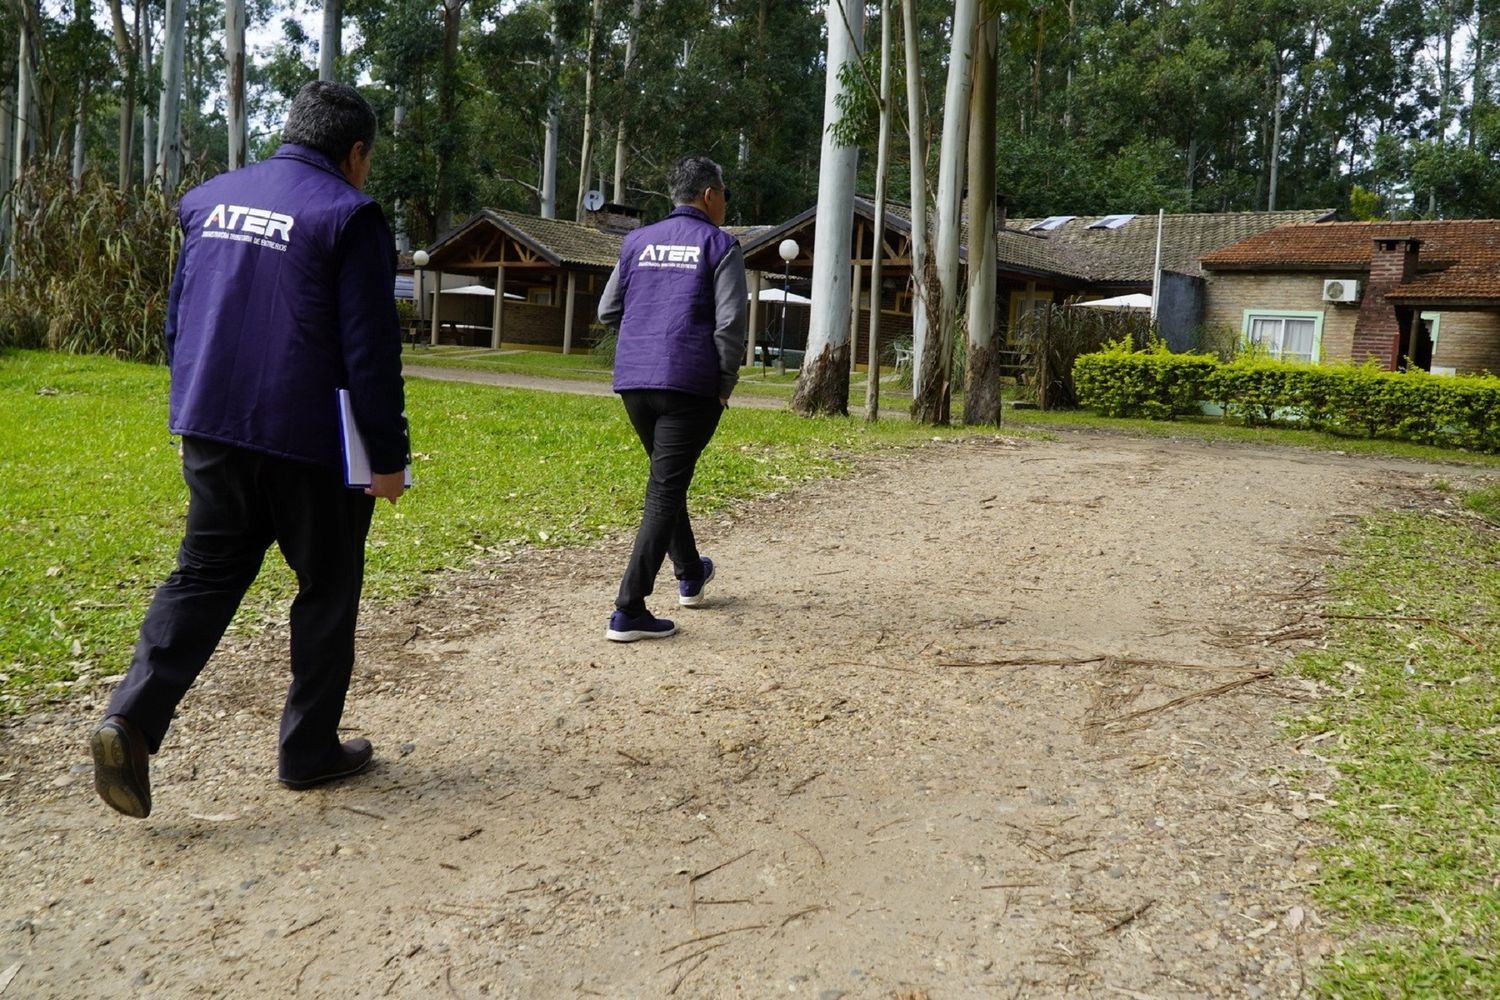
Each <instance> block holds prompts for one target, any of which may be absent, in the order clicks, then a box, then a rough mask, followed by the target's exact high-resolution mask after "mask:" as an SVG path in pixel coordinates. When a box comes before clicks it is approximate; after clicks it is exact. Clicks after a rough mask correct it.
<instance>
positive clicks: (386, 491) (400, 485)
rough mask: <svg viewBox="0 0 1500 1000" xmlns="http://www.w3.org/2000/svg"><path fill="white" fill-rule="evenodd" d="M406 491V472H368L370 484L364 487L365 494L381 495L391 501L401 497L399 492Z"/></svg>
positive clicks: (393, 501)
mask: <svg viewBox="0 0 1500 1000" xmlns="http://www.w3.org/2000/svg"><path fill="white" fill-rule="evenodd" d="M405 492H406V473H405V472H404V471H402V472H374V473H371V474H370V485H369V486H366V487H365V495H366V496H372V497H383V498H385V499H386V500H389V501H390V502H391V503H395V502H396V501H397V500H399V499H401V494H403V493H405Z"/></svg>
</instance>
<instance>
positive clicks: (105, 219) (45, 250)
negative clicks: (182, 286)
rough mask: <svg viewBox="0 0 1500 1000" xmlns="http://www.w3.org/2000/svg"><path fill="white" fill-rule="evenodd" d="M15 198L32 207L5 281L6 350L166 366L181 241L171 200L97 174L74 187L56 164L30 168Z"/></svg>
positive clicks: (1, 321)
mask: <svg viewBox="0 0 1500 1000" xmlns="http://www.w3.org/2000/svg"><path fill="white" fill-rule="evenodd" d="M11 197H13V198H15V199H17V200H18V201H19V203H20V204H22V205H25V206H32V207H30V208H29V209H28V210H27V211H24V212H21V213H20V214H19V216H18V218H17V220H16V231H15V240H14V243H13V245H12V250H11V252H12V256H13V259H14V261H15V275H14V278H13V279H12V280H11V281H8V282H5V283H3V284H0V345H9V346H20V347H47V348H49V349H52V350H56V351H66V352H69V353H75V354H79V353H90V354H111V355H114V356H116V357H120V358H133V359H138V360H152V361H158V360H161V359H162V357H163V349H164V344H163V341H162V330H163V328H164V327H165V324H166V311H167V292H168V289H169V288H170V286H171V282H172V265H173V261H174V259H175V257H176V253H177V248H178V246H179V244H180V242H181V230H180V228H179V227H178V225H177V213H176V211H175V208H174V205H173V203H172V201H171V200H170V199H168V198H167V197H165V196H164V195H163V194H162V193H161V192H160V191H157V190H154V189H148V190H147V191H145V192H144V193H143V192H139V191H127V192H122V191H120V190H119V188H117V187H115V186H114V185H113V184H112V183H110V182H109V181H108V180H106V179H105V178H104V177H103V175H102V174H100V173H99V172H97V171H90V172H88V173H86V174H85V175H84V178H83V181H82V182H81V184H80V185H79V186H78V189H77V190H74V187H73V184H72V180H71V178H70V177H69V175H68V170H67V168H66V166H65V165H64V164H62V163H60V162H57V161H49V162H43V163H40V164H38V165H36V166H34V167H33V168H31V169H30V170H29V171H27V173H26V174H25V175H24V176H23V177H22V179H21V183H20V184H19V185H18V186H17V188H16V189H15V190H14V191H13V192H12V194H11Z"/></svg>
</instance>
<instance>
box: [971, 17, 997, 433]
mask: <svg viewBox="0 0 1500 1000" xmlns="http://www.w3.org/2000/svg"><path fill="white" fill-rule="evenodd" d="M999 52H1000V20H999V18H998V17H991V18H990V19H989V20H988V21H986V22H985V23H984V24H982V25H980V28H979V44H978V45H977V46H975V56H974V87H973V93H972V95H971V96H970V98H969V310H968V328H969V340H968V366H967V372H966V374H967V384H966V387H965V390H964V423H966V424H973V425H977V424H998V423H1000V365H999V357H998V353H997V351H996V347H995V282H996V275H995V224H996V220H995V97H996V83H995V63H996V60H997V59H998V57H999Z"/></svg>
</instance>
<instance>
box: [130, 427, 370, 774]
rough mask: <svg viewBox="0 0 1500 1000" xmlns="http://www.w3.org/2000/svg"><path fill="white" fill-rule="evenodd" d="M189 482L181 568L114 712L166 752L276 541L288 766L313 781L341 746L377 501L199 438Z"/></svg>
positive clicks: (308, 471)
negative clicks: (287, 619)
mask: <svg viewBox="0 0 1500 1000" xmlns="http://www.w3.org/2000/svg"><path fill="white" fill-rule="evenodd" d="M182 476H183V479H184V480H186V481H187V487H188V513H187V530H186V533H185V534H184V536H183V539H182V547H181V548H180V549H179V550H178V553H177V569H176V571H175V572H173V573H172V574H171V575H170V576H168V577H167V579H166V582H164V583H163V584H162V585H161V586H160V587H158V588H157V591H156V595H155V596H154V597H153V598H152V600H151V607H150V608H149V609H148V610H147V612H146V620H145V622H144V623H143V624H142V625H141V636H140V640H139V642H137V644H136V647H135V655H134V657H133V659H132V660H131V663H130V670H129V672H127V673H126V675H125V679H124V680H123V681H121V683H120V686H119V687H118V688H116V689H115V692H114V696H113V697H112V698H111V699H110V703H109V712H108V714H110V715H123V716H125V717H126V718H127V719H129V720H130V721H131V722H133V723H135V725H136V726H137V727H138V728H139V729H140V730H141V732H142V734H143V735H144V736H145V737H146V740H147V741H148V744H149V746H150V748H151V752H152V753H155V752H156V751H157V750H158V749H160V747H161V742H162V739H163V738H164V737H165V736H166V734H167V727H168V726H169V725H170V724H171V721H172V713H173V711H174V710H175V709H176V707H177V703H178V702H179V701H181V700H182V697H183V695H184V694H186V693H187V690H188V688H189V687H190V686H191V685H192V683H193V681H194V680H196V679H197V677H198V674H199V673H200V672H201V671H202V670H203V666H204V664H205V663H207V662H208V658H209V657H210V656H211V655H212V654H213V651H214V649H215V648H216V647H217V646H218V644H219V639H220V638H221V637H222V636H223V635H224V630H225V629H226V628H228V627H229V622H230V620H231V619H232V618H233V617H234V613H235V610H236V609H237V608H238V607H239V605H240V601H241V599H243V598H244V596H245V591H246V589H248V588H249V586H250V584H251V583H252V582H254V580H255V577H256V575H257V574H258V573H259V572H260V567H261V562H262V561H263V560H264V558H265V554H266V550H267V549H268V548H269V547H270V545H271V543H272V542H275V543H277V545H278V546H279V547H280V548H281V554H282V556H283V557H285V559H286V561H287V565H288V566H290V567H291V568H292V570H293V572H295V573H296V574H297V597H296V599H295V600H293V602H292V611H291V632H292V641H291V661H292V683H291V687H290V689H289V690H288V692H287V698H286V706H285V708H284V710H283V712H282V716H281V743H280V758H281V768H282V773H284V774H288V773H289V774H298V773H306V772H307V771H308V770H309V769H311V768H315V767H317V766H318V765H320V764H321V763H322V762H324V761H326V760H327V759H328V757H329V756H330V755H331V754H332V753H334V752H335V751H336V749H337V747H338V724H339V719H340V717H342V715H343V713H344V696H345V694H346V693H347V692H348V690H349V678H350V676H351V674H352V673H353V669H354V623H355V618H356V616H357V614H358V611H359V593H360V589H361V587H362V586H363V584H364V566H365V536H366V534H367V533H368V532H369V529H370V517H371V514H372V512H373V511H374V507H375V498H374V497H369V496H366V495H365V494H364V493H363V492H361V491H359V490H353V489H349V488H347V487H345V486H344V484H343V482H342V480H341V479H340V478H339V474H338V473H337V472H336V471H334V470H331V469H325V468H322V467H319V466H315V465H310V464H307V463H305V462H294V461H291V460H289V459H283V458H276V457H274V456H271V455H263V454H260V453H258V452H253V451H247V450H245V449H243V448H235V447H232V446H229V445H223V444H218V443H217V442H213V441H206V440H202V439H198V438H185V439H184V440H183V458H182Z"/></svg>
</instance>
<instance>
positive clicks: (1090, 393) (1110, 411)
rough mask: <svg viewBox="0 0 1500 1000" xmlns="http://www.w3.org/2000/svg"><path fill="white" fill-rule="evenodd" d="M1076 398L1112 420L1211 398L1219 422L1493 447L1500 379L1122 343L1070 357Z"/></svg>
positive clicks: (1182, 409)
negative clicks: (1225, 357)
mask: <svg viewBox="0 0 1500 1000" xmlns="http://www.w3.org/2000/svg"><path fill="white" fill-rule="evenodd" d="M1074 378H1075V380H1076V382H1077V385H1078V389H1079V399H1080V401H1081V402H1082V403H1083V405H1085V406H1088V407H1090V408H1091V409H1094V410H1097V411H1098V412H1100V413H1102V414H1104V415H1105V416H1112V417H1148V418H1151V419H1157V420H1167V419H1171V418H1172V417H1173V416H1175V415H1177V414H1182V413H1194V412H1200V411H1201V408H1200V406H1199V405H1198V401H1200V400H1208V401H1212V402H1216V403H1218V404H1219V405H1220V406H1221V407H1223V410H1224V416H1225V418H1226V419H1237V420H1241V421H1243V422H1244V423H1246V424H1262V425H1271V424H1281V423H1295V424H1299V425H1307V426H1312V427H1315V428H1319V429H1325V430H1329V431H1334V432H1340V433H1350V434H1364V435H1367V436H1369V437H1391V438H1397V439H1400V440H1404V441H1416V442H1418V443H1421V444H1435V445H1442V446H1446V447H1460V448H1469V449H1473V450H1475V451H1500V378H1495V377H1493V376H1458V377H1453V376H1444V375H1432V374H1430V373H1428V372H1423V371H1406V372H1388V371H1383V370H1381V369H1378V368H1375V367H1373V366H1364V367H1358V368H1356V367H1352V366H1349V365H1309V364H1299V363H1293V362H1286V361H1276V360H1272V359H1270V358H1266V357H1264V356H1257V355H1255V354H1253V353H1252V354H1248V355H1244V356H1241V357H1239V358H1237V359H1235V360H1234V361H1231V362H1229V363H1228V364H1222V363H1220V362H1219V361H1217V360H1216V359H1214V358H1212V357H1207V356H1204V355H1195V354H1167V353H1165V352H1162V351H1160V350H1148V351H1135V350H1131V349H1130V346H1129V345H1128V344H1126V343H1124V342H1118V343H1115V344H1111V345H1110V346H1109V348H1107V349H1106V350H1104V351H1100V352H1097V353H1095V354H1087V355H1084V356H1083V357H1081V358H1079V359H1078V361H1077V364H1076V365H1075V366H1074Z"/></svg>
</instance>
